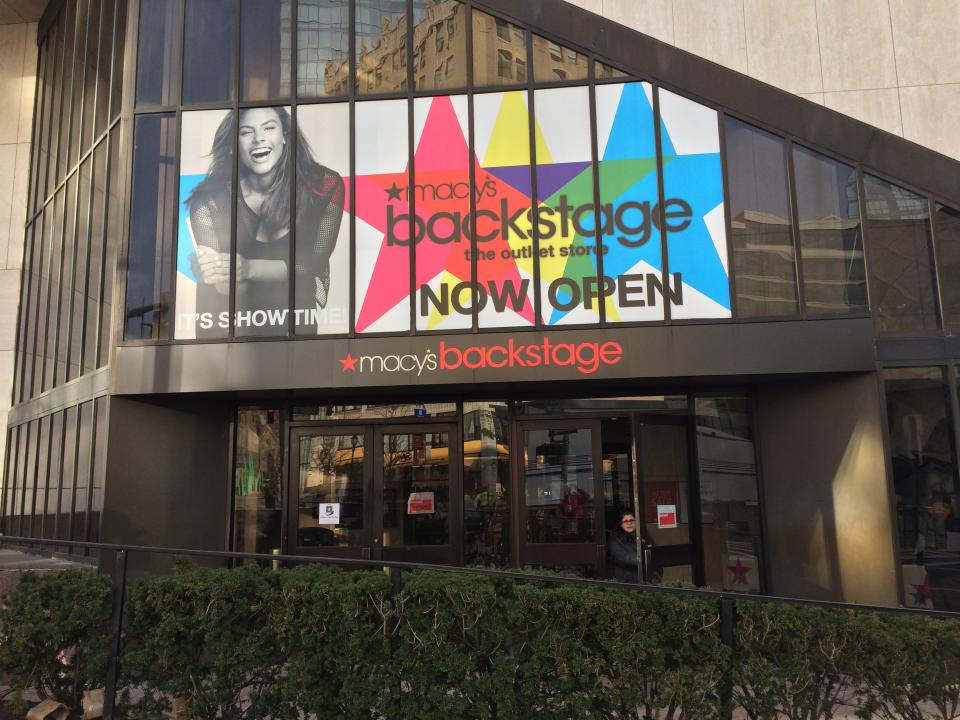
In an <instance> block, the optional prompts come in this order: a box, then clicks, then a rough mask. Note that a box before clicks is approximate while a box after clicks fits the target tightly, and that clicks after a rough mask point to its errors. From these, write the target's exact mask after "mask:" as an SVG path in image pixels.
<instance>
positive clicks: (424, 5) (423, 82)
mask: <svg viewBox="0 0 960 720" xmlns="http://www.w3.org/2000/svg"><path fill="white" fill-rule="evenodd" d="M466 16H467V13H466V8H464V6H463V5H462V4H461V3H459V2H456V1H455V0H414V2H413V78H414V87H416V89H417V90H444V89H452V88H462V87H465V86H466V84H467V29H466V24H467V20H466ZM406 61H407V59H406V56H404V57H402V58H400V62H401V63H402V64H405V63H406Z"/></svg>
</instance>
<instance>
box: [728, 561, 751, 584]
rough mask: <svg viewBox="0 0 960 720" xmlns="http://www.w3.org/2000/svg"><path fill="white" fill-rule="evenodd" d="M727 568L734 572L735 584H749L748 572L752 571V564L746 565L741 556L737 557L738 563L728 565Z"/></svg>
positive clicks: (733, 580)
mask: <svg viewBox="0 0 960 720" xmlns="http://www.w3.org/2000/svg"><path fill="white" fill-rule="evenodd" d="M727 570H729V571H730V572H732V573H733V579H732V580H731V582H732V583H733V584H734V585H746V584H747V573H749V572H750V566H749V565H746V566H745V565H744V564H743V563H742V562H740V558H737V564H736V565H727Z"/></svg>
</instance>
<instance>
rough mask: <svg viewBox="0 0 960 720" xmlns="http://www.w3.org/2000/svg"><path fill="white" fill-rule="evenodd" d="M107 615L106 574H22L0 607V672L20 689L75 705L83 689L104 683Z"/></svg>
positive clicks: (107, 593) (108, 593)
mask: <svg viewBox="0 0 960 720" xmlns="http://www.w3.org/2000/svg"><path fill="white" fill-rule="evenodd" d="M110 617H111V592H110V580H109V578H105V577H101V576H98V575H96V574H94V573H93V572H91V571H89V570H67V571H64V572H58V573H50V574H47V575H37V574H35V573H33V572H26V573H24V574H23V576H22V577H21V578H20V581H19V583H18V584H17V588H16V590H15V591H14V592H13V593H11V594H10V595H8V596H6V597H4V598H3V607H2V609H0V673H2V674H4V675H6V676H7V677H8V678H9V682H10V684H11V686H12V687H13V688H14V690H16V691H18V692H22V691H23V690H26V689H28V688H29V689H33V690H34V691H36V692H37V693H38V694H39V695H40V696H41V697H42V698H53V699H55V700H59V701H60V702H63V703H65V704H67V705H68V706H70V707H74V708H75V707H79V705H80V700H81V698H82V696H83V691H84V690H90V689H92V688H96V687H103V682H104V678H105V677H106V668H107V661H108V658H109V648H110V639H111V625H110Z"/></svg>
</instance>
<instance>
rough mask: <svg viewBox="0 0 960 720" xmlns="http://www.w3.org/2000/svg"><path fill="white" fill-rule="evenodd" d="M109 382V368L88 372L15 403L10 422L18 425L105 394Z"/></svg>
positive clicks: (9, 418) (9, 417) (11, 410)
mask: <svg viewBox="0 0 960 720" xmlns="http://www.w3.org/2000/svg"><path fill="white" fill-rule="evenodd" d="M109 384H110V373H109V369H107V368H103V369H101V370H97V371H96V372H93V373H87V374H86V375H84V376H83V377H80V378H77V379H76V380H74V381H73V382H70V383H67V384H66V385H61V386H60V387H58V388H55V389H54V390H51V391H50V392H47V393H44V394H43V395H41V396H39V397H37V398H34V399H33V400H31V401H29V402H25V403H21V404H19V405H15V406H14V407H12V408H11V409H10V414H9V416H8V423H9V424H10V425H11V426H12V425H18V424H19V423H22V422H26V421H27V420H33V419H35V418H38V417H41V416H43V415H47V414H49V413H51V412H53V411H55V410H59V409H61V408H65V407H70V406H71V405H77V404H79V403H82V402H85V401H86V400H91V399H93V398H95V397H99V396H101V395H105V394H106V392H107V388H108V387H109Z"/></svg>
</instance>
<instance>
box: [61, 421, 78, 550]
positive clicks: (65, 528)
mask: <svg viewBox="0 0 960 720" xmlns="http://www.w3.org/2000/svg"><path fill="white" fill-rule="evenodd" d="M63 422H64V425H65V428H64V443H63V471H62V473H61V478H62V480H63V481H62V487H61V490H60V511H59V520H58V521H57V538H58V539H61V540H69V539H70V525H71V522H72V520H73V493H74V490H73V489H74V486H75V484H76V479H77V478H76V473H77V407H76V406H73V407H71V408H67V410H66V411H65V414H64V421H63Z"/></svg>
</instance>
